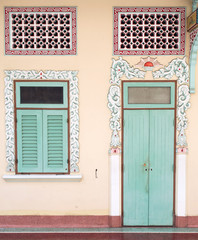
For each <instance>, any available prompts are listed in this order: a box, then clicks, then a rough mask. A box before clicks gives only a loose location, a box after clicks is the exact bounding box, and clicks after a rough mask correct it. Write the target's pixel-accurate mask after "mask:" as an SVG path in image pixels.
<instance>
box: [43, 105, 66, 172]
mask: <svg viewBox="0 0 198 240" xmlns="http://www.w3.org/2000/svg"><path fill="white" fill-rule="evenodd" d="M67 128H68V126H67V110H56V111H53V110H45V111H43V141H44V142H43V143H44V144H43V149H44V152H43V154H44V172H64V173H67V172H68V163H67V159H68V135H67Z"/></svg>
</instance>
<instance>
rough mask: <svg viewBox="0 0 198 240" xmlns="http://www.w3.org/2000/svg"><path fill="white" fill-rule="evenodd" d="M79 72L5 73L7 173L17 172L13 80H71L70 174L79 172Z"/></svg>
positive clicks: (17, 71)
mask: <svg viewBox="0 0 198 240" xmlns="http://www.w3.org/2000/svg"><path fill="white" fill-rule="evenodd" d="M77 73H78V72H77V71H50V70H49V71H46V72H42V71H40V72H37V71H34V70H32V71H20V70H16V71H5V74H6V77H5V111H6V159H7V162H8V166H7V171H9V172H13V171H15V142H14V104H13V100H14V99H13V80H15V79H17V80H41V79H42V80H69V89H70V93H69V94H70V172H79V167H78V165H77V164H78V161H79V111H78V110H79V98H78V93H79V92H78V78H77Z"/></svg>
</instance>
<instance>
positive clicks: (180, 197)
mask: <svg viewBox="0 0 198 240" xmlns="http://www.w3.org/2000/svg"><path fill="white" fill-rule="evenodd" d="M175 195H176V199H175V202H176V209H175V215H176V216H183V217H184V216H186V153H184V154H177V156H176V193H175Z"/></svg>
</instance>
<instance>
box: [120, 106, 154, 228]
mask: <svg viewBox="0 0 198 240" xmlns="http://www.w3.org/2000/svg"><path fill="white" fill-rule="evenodd" d="M123 147H124V151H123V154H124V176H123V188H124V189H123V190H124V191H123V216H124V218H123V224H124V225H125V226H127V225H134V226H135V225H136V226H137V225H142V226H144V225H148V190H149V186H148V184H149V183H148V172H147V171H146V169H148V154H149V111H144V110H133V111H131V110H125V111H124V145H123ZM145 165H146V166H145Z"/></svg>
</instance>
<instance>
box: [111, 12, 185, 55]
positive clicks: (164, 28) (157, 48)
mask: <svg viewBox="0 0 198 240" xmlns="http://www.w3.org/2000/svg"><path fill="white" fill-rule="evenodd" d="M184 40H185V9H184V8H115V9H114V54H117V55H119V54H120V55H131V54H132V55H147V54H148V55H150V54H152V55H158V54H161V55H168V54H184Z"/></svg>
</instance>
